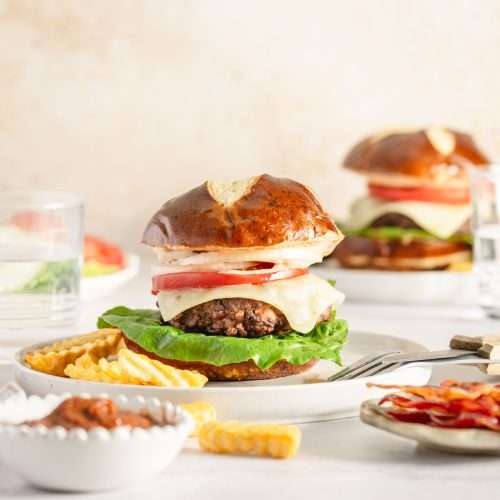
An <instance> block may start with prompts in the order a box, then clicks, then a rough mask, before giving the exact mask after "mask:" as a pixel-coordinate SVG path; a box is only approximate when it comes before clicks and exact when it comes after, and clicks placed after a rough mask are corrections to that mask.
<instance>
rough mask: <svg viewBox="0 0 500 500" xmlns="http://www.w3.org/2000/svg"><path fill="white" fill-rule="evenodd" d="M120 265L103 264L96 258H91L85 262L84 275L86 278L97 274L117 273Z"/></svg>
mask: <svg viewBox="0 0 500 500" xmlns="http://www.w3.org/2000/svg"><path fill="white" fill-rule="evenodd" d="M119 270H120V266H115V265H110V264H101V263H100V262H97V261H96V260H89V261H86V262H84V263H83V269H82V275H83V277H84V278H93V277H95V276H106V275H108V274H113V273H116V272H117V271H119Z"/></svg>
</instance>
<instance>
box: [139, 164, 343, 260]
mask: <svg viewBox="0 0 500 500" xmlns="http://www.w3.org/2000/svg"><path fill="white" fill-rule="evenodd" d="M341 238H342V234H341V233H340V231H339V230H338V229H337V227H336V225H335V223H334V221H333V220H332V218H331V217H330V215H329V214H328V213H327V212H326V211H325V210H324V209H323V207H322V206H321V204H320V203H319V201H318V200H317V198H316V196H315V195H314V194H313V193H312V191H311V190H309V189H308V188H307V187H305V186H304V185H302V184H300V183H299V182H296V181H293V180H290V179H285V178H278V177H272V176H270V175H267V174H264V175H259V176H257V177H251V178H248V179H245V180H241V181H231V182H213V181H207V182H205V183H203V184H202V185H200V186H198V187H196V188H194V189H192V190H191V191H188V192H187V193H184V194H182V195H180V196H178V197H176V198H173V199H171V200H169V201H167V202H166V203H165V204H164V205H163V206H162V207H161V208H160V209H159V210H158V212H156V214H154V215H153V217H152V218H151V220H150V221H149V223H148V225H147V226H146V229H145V231H144V236H143V240H142V241H143V243H145V244H146V245H149V246H152V247H160V248H164V249H166V250H190V251H213V250H221V249H242V248H262V247H273V246H279V245H290V244H303V243H310V242H315V241H320V240H325V239H326V240H328V239H330V240H332V241H336V240H339V239H341Z"/></svg>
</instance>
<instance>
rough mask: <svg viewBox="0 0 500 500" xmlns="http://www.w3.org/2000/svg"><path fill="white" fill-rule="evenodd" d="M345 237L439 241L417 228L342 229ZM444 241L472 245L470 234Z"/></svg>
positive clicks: (459, 235) (451, 237)
mask: <svg viewBox="0 0 500 500" xmlns="http://www.w3.org/2000/svg"><path fill="white" fill-rule="evenodd" d="M343 231H344V233H345V234H346V235H347V236H364V237H366V238H373V239H380V240H405V239H407V240H439V239H440V238H438V237H437V236H434V235H432V234H431V233H428V232H427V231H424V230H423V229H417V228H406V229H405V228H402V227H396V226H387V227H366V228H364V229H357V230H349V229H344V230H343ZM445 241H449V242H450V243H467V244H472V236H471V235H470V234H454V235H452V236H450V237H449V238H447V239H446V240H445Z"/></svg>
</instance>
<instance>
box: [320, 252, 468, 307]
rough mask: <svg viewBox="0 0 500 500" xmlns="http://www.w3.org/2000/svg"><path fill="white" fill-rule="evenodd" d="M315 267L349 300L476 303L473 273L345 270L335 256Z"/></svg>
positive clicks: (425, 303) (442, 303) (440, 303)
mask: <svg viewBox="0 0 500 500" xmlns="http://www.w3.org/2000/svg"><path fill="white" fill-rule="evenodd" d="M311 270H312V271H313V272H314V273H315V274H317V275H319V276H321V277H322V278H326V279H334V280H336V282H337V284H336V288H338V289H339V290H340V291H342V293H345V294H346V296H347V298H348V300H349V301H353V302H377V303H381V302H384V303H390V304H419V305H474V304H476V303H477V300H476V296H477V288H476V286H477V285H476V280H475V279H474V276H473V273H472V272H453V271H377V270H369V269H344V268H341V267H339V266H338V265H337V264H336V262H335V261H334V260H333V259H328V260H326V261H325V262H323V263H322V264H318V265H315V266H313V267H312V268H311Z"/></svg>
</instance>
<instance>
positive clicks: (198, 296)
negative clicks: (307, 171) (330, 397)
mask: <svg viewBox="0 0 500 500" xmlns="http://www.w3.org/2000/svg"><path fill="white" fill-rule="evenodd" d="M342 237H343V235H342V233H341V232H340V230H339V229H338V228H337V226H336V225H335V223H334V221H333V220H332V218H331V217H330V216H329V215H328V213H327V212H326V211H325V210H324V209H323V207H322V206H321V204H320V203H319V201H318V200H317V198H316V197H315V195H314V194H313V193H312V192H311V191H310V190H309V189H308V188H307V187H305V186H303V185H302V184H300V183H298V182H295V181H293V180H290V179H282V178H276V177H272V176H270V175H260V176H257V177H252V178H249V179H245V180H242V181H235V182H210V181H209V182H205V183H204V184H202V185H201V186H198V187H196V188H194V189H192V190H191V191H188V192H187V193H184V194H183V195H181V196H178V197H176V198H173V199H171V200H169V201H167V202H166V203H165V204H164V205H163V206H162V207H161V208H160V209H159V210H158V212H156V214H154V215H153V217H152V218H151V220H150V221H149V223H148V225H147V226H146V229H145V231H144V236H143V243H145V244H146V245H147V246H149V247H150V248H151V249H152V250H153V251H154V253H155V254H156V256H157V258H158V261H159V264H158V266H156V267H155V268H154V271H153V279H152V293H153V294H154V295H155V297H156V304H157V307H158V309H157V310H144V309H135V310H134V309H129V308H127V307H123V306H120V307H116V308H114V309H112V310H110V311H107V312H106V313H104V314H103V315H102V316H101V318H100V319H99V323H98V324H99V327H110V326H112V327H116V328H119V329H120V330H121V331H122V332H123V334H124V337H125V340H126V344H127V346H128V347H129V348H130V349H132V350H134V351H136V352H140V353H143V354H146V355H148V356H150V357H152V358H155V359H159V360H161V361H162V362H164V363H166V364H168V365H171V366H174V367H177V368H182V369H189V370H197V371H198V372H200V373H202V374H204V375H206V376H207V377H208V378H209V379H210V380H228V381H229V380H231V381H234V380H254V379H270V378H276V377H282V376H286V375H293V374H297V373H300V372H303V371H305V370H307V369H308V368H310V367H311V366H313V365H314V363H315V362H316V361H317V360H319V359H325V360H330V361H333V362H336V363H338V364H340V351H341V349H342V346H343V344H344V342H345V340H346V335H347V325H346V322H345V321H343V320H340V319H336V317H335V312H336V309H337V307H338V306H339V305H340V304H341V303H342V301H343V299H344V295H343V294H342V293H340V292H339V291H337V290H336V289H335V288H334V286H333V285H332V283H329V282H327V281H325V280H323V279H321V278H319V277H317V276H315V275H313V274H311V273H310V272H309V266H310V265H311V264H314V263H318V262H321V260H322V259H323V257H324V256H326V255H328V254H330V253H331V252H332V251H333V249H334V248H335V246H336V245H337V244H338V243H339V242H340V241H341V240H342Z"/></svg>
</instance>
